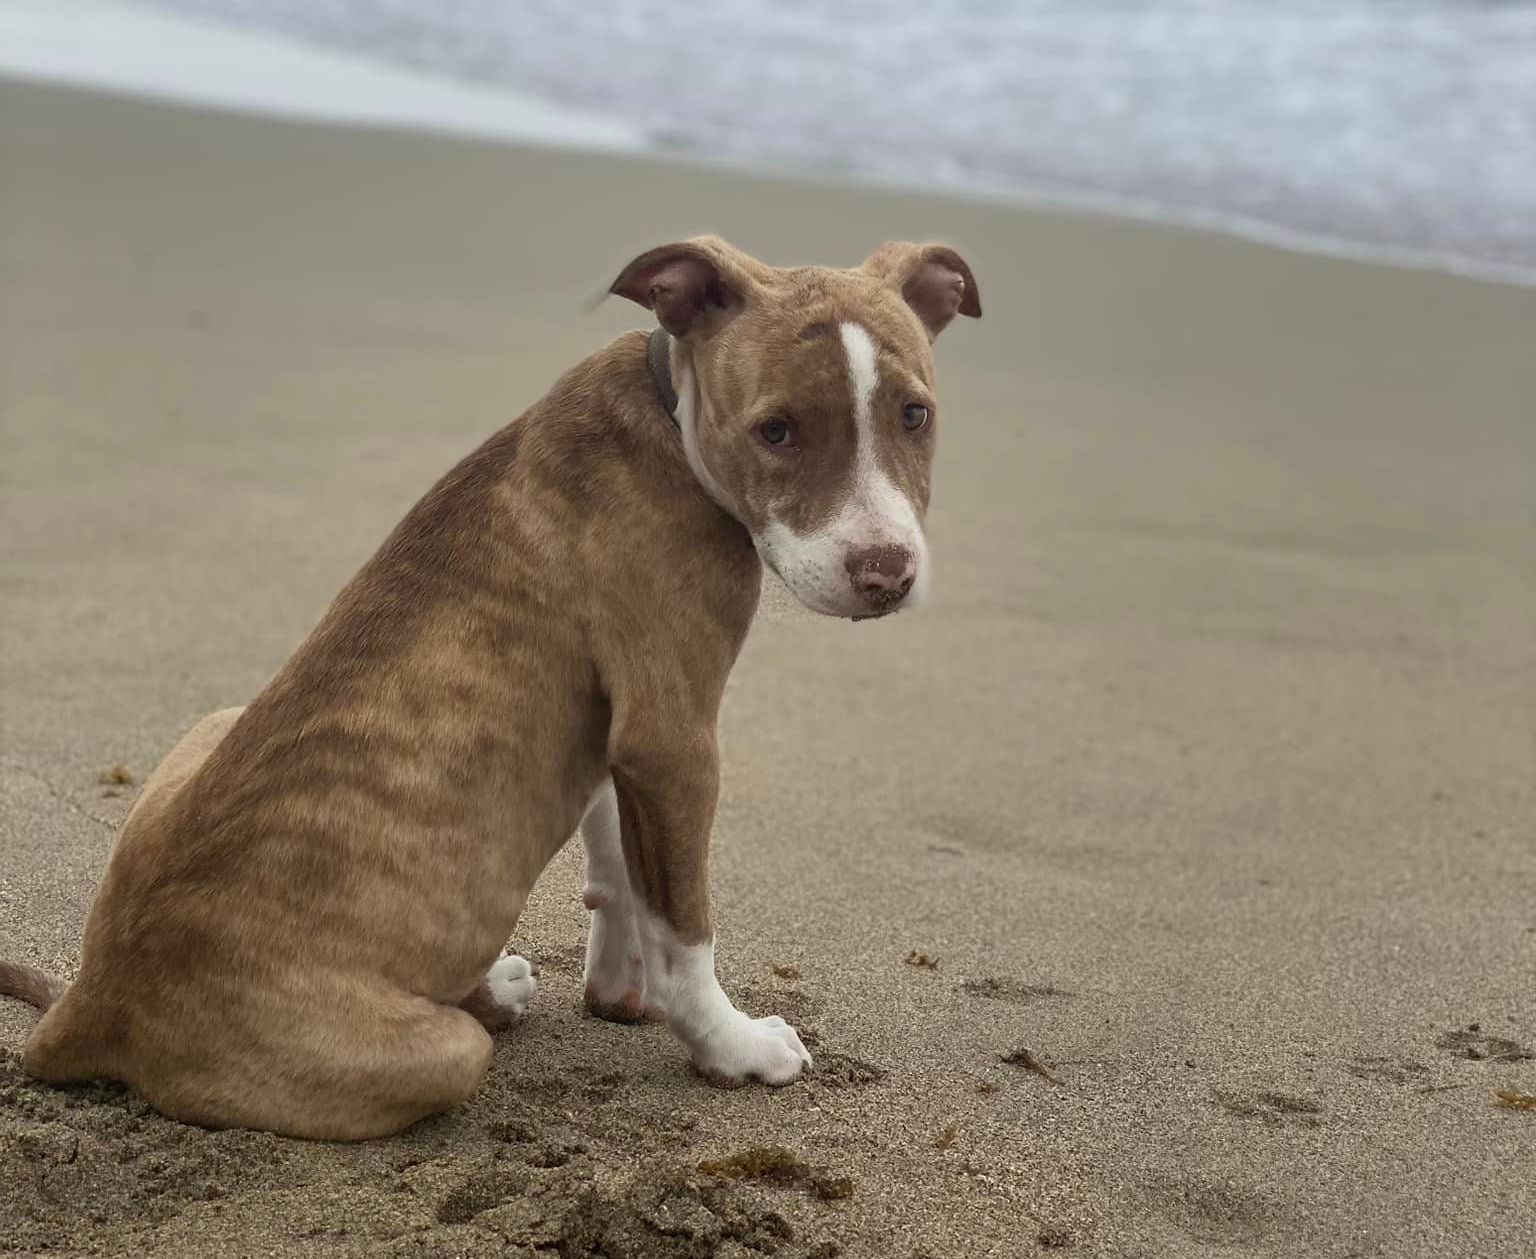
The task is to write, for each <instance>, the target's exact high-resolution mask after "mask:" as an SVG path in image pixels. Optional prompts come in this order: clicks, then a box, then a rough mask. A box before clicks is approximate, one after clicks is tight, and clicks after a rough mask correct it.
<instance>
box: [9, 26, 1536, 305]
mask: <svg viewBox="0 0 1536 1259" xmlns="http://www.w3.org/2000/svg"><path fill="white" fill-rule="evenodd" d="M5 3H6V0H0V7H3V5H4V4H5ZM139 3H140V5H141V6H144V7H148V8H150V9H153V10H155V11H156V12H158V13H160V14H162V15H163V14H166V13H174V14H177V15H181V16H184V17H191V18H196V19H199V20H202V21H213V22H217V23H220V24H227V25H232V26H236V27H240V28H243V29H246V30H250V31H261V32H265V33H267V34H273V33H276V34H280V35H282V36H284V37H286V38H290V39H294V40H299V41H303V42H305V43H308V44H313V45H319V46H323V47H325V48H327V49H331V50H334V51H339V52H344V53H346V54H348V55H349V56H351V57H355V58H365V59H368V60H371V61H374V62H387V63H392V64H394V65H396V66H405V67H410V68H412V69H413V70H416V71H425V72H429V73H430V74H431V75H434V76H440V77H442V78H444V79H451V80H456V81H459V82H461V83H473V84H477V85H481V86H486V87H492V88H497V89H508V90H513V91H516V92H517V93H520V94H522V95H523V96H525V97H532V98H537V99H540V100H543V101H547V102H549V103H551V104H553V105H556V106H564V107H567V108H575V109H579V110H581V111H584V112H585V113H587V114H589V115H597V116H600V117H606V118H609V119H611V120H613V121H614V122H615V123H618V124H623V125H625V126H627V127H629V128H631V129H632V130H634V131H635V132H637V133H638V134H639V135H640V136H641V137H643V140H644V142H645V143H646V144H648V145H651V146H654V147H656V148H661V149H667V150H671V151H681V152H685V153H687V154H689V155H692V156H695V157H699V158H703V159H705V160H714V161H724V162H731V163H743V164H747V165H750V166H758V167H768V168H780V169H782V168H789V169H795V170H802V171H812V172H817V173H821V174H834V175H838V176H847V177H854V178H861V179H869V180H875V181H880V182H885V183H894V184H898V185H902V186H910V187H917V188H931V189H941V190H944V191H948V192H958V193H961V194H964V195H972V196H987V197H1011V198H1018V199H1020V200H1025V201H1030V202H1034V203H1046V204H1062V205H1068V206H1076V207H1080V208H1084V209H1091V210H1103V211H1109V212H1115V213H1125V214H1132V215H1139V216H1147V217H1153V218H1159V219H1165V220H1170V221H1175V222H1187V223H1195V224H1203V225H1207V226H1213V227H1218V228H1222V229H1226V230H1230V231H1235V232H1239V233H1243V234H1247V235H1256V236H1260V237H1264V238H1268V239H1273V240H1277V241H1280V242H1283V243H1292V244H1296V245H1300V246H1302V247H1310V248H1316V249H1323V250H1331V251H1337V252H1343V253H1351V254H1357V255H1361V256H1368V257H1376V258H1381V259H1384V260H1388V261H1399V262H1403V263H1407V264H1411V265H1427V266H1436V267H1444V268H1447V269H1452V270H1458V271H1463V272H1469V273H1473V274H1481V275H1487V276H1491V277H1496V278H1504V279H1511V280H1518V281H1523V282H1527V283H1536V2H1533V0H1503V2H1497V0H1142V2H1137V0H708V2H706V0H698V2H696V3H692V4H682V3H678V2H677V0H432V2H428V0H139ZM273 91H274V92H280V91H281V84H274V85H273Z"/></svg>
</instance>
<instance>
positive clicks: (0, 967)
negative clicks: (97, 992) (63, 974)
mask: <svg viewBox="0 0 1536 1259" xmlns="http://www.w3.org/2000/svg"><path fill="white" fill-rule="evenodd" d="M68 990H69V985H68V984H67V983H65V982H64V980H62V979H55V978H54V977H53V976H52V975H49V974H47V973H46V972H44V971H40V970H38V969H37V967H35V966H23V965H21V964H20V963H19V962H0V997H18V998H20V999H21V1000H22V1001H25V1002H26V1003H27V1004H28V1005H35V1006H36V1007H37V1008H38V1009H39V1010H46V1009H48V1008H49V1006H51V1005H53V1003H54V1002H55V1001H57V1000H58V999H59V998H60V997H62V996H63V995H64V994H65V992H67V991H68Z"/></svg>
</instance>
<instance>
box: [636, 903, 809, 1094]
mask: <svg viewBox="0 0 1536 1259" xmlns="http://www.w3.org/2000/svg"><path fill="white" fill-rule="evenodd" d="M641 930H642V935H643V937H644V940H645V953H646V959H645V964H646V974H647V976H648V978H649V981H650V984H651V988H652V993H653V1000H654V1003H655V1004H656V1005H658V1006H659V1007H660V1008H662V1009H663V1010H665V1012H666V1018H667V1026H668V1027H670V1028H671V1029H672V1031H673V1032H674V1033H675V1034H676V1036H677V1037H678V1039H679V1040H681V1041H682V1042H683V1043H684V1044H685V1045H687V1046H688V1049H689V1052H690V1053H692V1055H693V1061H694V1065H695V1066H697V1067H698V1069H699V1070H700V1071H702V1072H703V1073H704V1074H705V1075H708V1076H713V1077H716V1078H718V1079H721V1080H731V1081H743V1080H749V1079H752V1080H761V1081H763V1083H765V1084H788V1083H789V1082H790V1081H791V1080H794V1079H796V1078H798V1077H799V1075H800V1073H801V1072H802V1071H804V1070H805V1069H806V1068H807V1067H809V1066H810V1065H811V1055H810V1054H809V1053H807V1052H806V1048H805V1046H804V1045H803V1044H801V1043H800V1036H799V1033H797V1032H796V1031H795V1029H794V1028H792V1027H791V1026H790V1025H789V1024H788V1023H786V1022H785V1021H784V1020H783V1019H781V1018H778V1017H777V1016H773V1017H769V1018H763V1019H754V1018H750V1017H749V1016H747V1015H745V1014H743V1013H742V1012H741V1011H740V1010H738V1009H737V1008H736V1007H735V1006H734V1005H732V1004H731V999H730V998H729V997H727V996H726V995H725V990H724V989H723V988H721V987H720V982H719V980H717V979H716V978H715V945H714V941H710V942H709V943H708V944H683V943H682V942H681V941H680V940H678V938H677V936H676V934H675V933H674V932H673V930H672V928H671V927H669V926H668V925H667V924H666V922H665V921H663V920H662V919H660V918H658V917H656V916H655V915H654V914H651V913H645V914H644V916H643V923H642V929H641Z"/></svg>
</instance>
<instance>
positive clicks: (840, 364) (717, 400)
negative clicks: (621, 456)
mask: <svg viewBox="0 0 1536 1259" xmlns="http://www.w3.org/2000/svg"><path fill="white" fill-rule="evenodd" d="M611 291H612V292H614V293H617V294H619V295H620V296H623V297H627V298H629V299H631V300H632V301H636V302H639V303H640V304H641V305H642V306H644V307H646V308H647V309H649V310H654V311H655V312H656V318H657V320H658V321H659V322H660V324H661V326H662V327H663V328H665V329H666V330H667V332H669V333H670V334H671V335H672V338H673V345H672V374H673V382H674V384H675V387H676V390H677V396H678V405H677V421H678V425H679V427H680V428H681V430H682V436H683V444H684V448H685V450H686V451H687V455H688V462H689V464H690V465H691V466H692V468H693V471H694V473H695V475H696V476H697V477H698V478H699V481H700V482H701V483H702V484H703V485H704V487H705V489H706V490H708V492H709V493H710V494H711V495H712V496H713V497H714V498H715V500H716V501H717V502H718V503H719V504H720V505H721V506H722V507H723V508H724V509H725V510H726V511H728V512H730V513H731V514H732V515H733V516H735V517H736V519H738V520H739V521H741V523H742V524H743V525H745V526H746V527H747V529H748V530H749V531H750V532H751V534H752V538H753V541H754V542H755V544H756V545H757V549H758V552H759V554H760V555H761V556H762V557H763V559H764V560H765V561H766V562H767V563H768V564H769V565H770V566H771V567H772V568H773V569H774V570H775V571H776V572H777V573H778V574H779V576H781V577H782V578H783V579H784V581H785V582H786V584H788V586H789V588H790V589H791V590H792V591H794V593H795V595H796V596H797V597H798V598H799V599H800V601H801V602H802V603H804V604H805V605H806V606H807V607H809V608H812V609H813V610H815V611H817V612H822V613H825V614H827V615H829V616H843V617H855V618H863V617H870V616H883V615H885V614H886V613H888V612H893V611H895V610H896V609H897V608H899V607H902V606H904V605H906V604H909V603H912V602H914V601H915V600H916V599H917V598H918V597H919V596H920V595H921V593H922V591H923V589H924V588H925V586H926V584H927V581H928V577H929V565H928V548H927V543H926V541H925V539H924V536H923V517H924V514H925V513H926V511H927V508H928V482H929V470H930V468H931V466H932V463H933V448H934V440H935V429H936V427H937V424H938V419H939V416H938V403H937V399H936V398H935V397H934V385H933V354H932V351H931V349H930V346H931V344H932V342H933V340H934V338H935V337H937V336H938V335H939V333H940V332H942V331H943V330H944V328H945V327H946V326H947V325H948V324H949V322H950V320H952V319H953V318H954V317H955V316H956V315H957V314H959V315H970V316H973V317H975V316H979V315H980V314H981V301H980V296H979V294H978V293H977V290H976V281H975V280H974V279H973V278H972V276H971V269H970V268H969V267H968V266H967V265H966V263H965V260H964V259H962V258H961V257H960V255H959V254H957V253H956V252H955V251H954V250H952V249H948V248H946V247H944V246H943V245H911V244H905V243H892V244H887V245H882V246H881V247H880V248H879V249H877V250H876V251H875V252H874V253H873V254H872V255H871V256H870V257H869V258H868V259H867V260H866V261H865V262H864V264H863V265H862V266H860V267H858V268H856V269H853V270H846V271H845V270H837V269H834V268H831V267H794V268H779V267H769V266H765V265H764V264H763V263H760V262H758V261H756V260H755V259H753V258H750V257H748V256H747V255H746V254H744V253H742V252H741V251H740V250H737V249H735V248H733V247H732V246H730V245H728V244H727V243H726V242H725V241H723V240H720V239H718V238H717V237H712V236H703V237H698V238H695V239H693V240H688V241H683V242H680V243H678V244H675V245H663V246H662V247H660V248H659V249H652V250H650V251H649V252H647V253H644V254H641V255H640V257H638V258H636V259H635V260H634V261H633V262H631V263H630V264H629V266H627V267H625V268H624V271H623V274H621V275H620V276H619V278H618V279H617V280H616V281H614V283H613V287H612V290H611Z"/></svg>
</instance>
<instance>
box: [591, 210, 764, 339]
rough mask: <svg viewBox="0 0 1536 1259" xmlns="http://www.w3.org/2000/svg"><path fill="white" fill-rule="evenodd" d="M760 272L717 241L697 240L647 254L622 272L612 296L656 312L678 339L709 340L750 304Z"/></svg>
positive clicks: (758, 266) (755, 264) (659, 319)
mask: <svg viewBox="0 0 1536 1259" xmlns="http://www.w3.org/2000/svg"><path fill="white" fill-rule="evenodd" d="M755 268H757V269H760V268H761V264H759V263H754V262H753V261H752V259H751V258H749V257H747V255H746V254H744V253H742V252H741V251H740V250H738V249H736V248H734V247H733V246H731V245H728V244H727V243H726V242H725V241H723V240H721V239H720V238H719V237H718V236H696V237H694V238H693V239H691V240H685V241H679V242H678V243H677V244H674V245H660V246H658V247H657V248H655V249H648V250H646V252H645V253H643V254H641V255H640V256H639V257H638V258H636V259H635V260H634V261H633V262H631V263H630V264H629V266H627V267H625V268H624V270H623V271H621V272H620V273H619V278H618V279H617V280H615V281H614V282H613V284H612V285H611V286H609V289H608V291H609V292H610V293H616V294H618V295H619V296H620V297H627V298H629V300H630V301H632V302H638V303H639V304H640V305H642V306H644V307H645V308H646V309H647V310H653V311H655V312H656V322H657V323H659V324H660V325H661V326H662V327H663V328H665V329H666V330H667V331H668V332H670V333H671V334H672V335H673V336H674V337H686V336H696V337H698V338H699V339H700V340H708V339H709V338H710V337H712V336H714V335H715V333H717V332H719V331H720V329H721V328H723V327H725V325H726V324H728V323H729V322H730V321H731V320H732V319H733V318H735V316H736V315H737V313H738V312H739V311H740V310H741V308H742V306H743V304H744V303H745V302H746V301H747V299H748V297H749V295H750V293H751V290H752V288H753V286H754V284H755V282H756V281H755V277H754V275H753V270H754V269H755Z"/></svg>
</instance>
